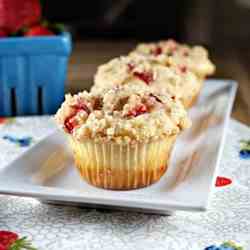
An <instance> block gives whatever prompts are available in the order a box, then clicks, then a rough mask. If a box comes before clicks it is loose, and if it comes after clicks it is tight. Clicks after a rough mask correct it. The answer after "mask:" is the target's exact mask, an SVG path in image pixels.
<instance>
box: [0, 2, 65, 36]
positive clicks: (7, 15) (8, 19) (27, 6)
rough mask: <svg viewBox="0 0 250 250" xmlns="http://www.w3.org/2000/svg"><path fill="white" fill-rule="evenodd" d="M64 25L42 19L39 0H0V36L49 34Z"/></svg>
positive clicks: (61, 30)
mask: <svg viewBox="0 0 250 250" xmlns="http://www.w3.org/2000/svg"><path fill="white" fill-rule="evenodd" d="M63 31H64V26H63V25H62V24H58V23H49V22H48V21H46V20H43V16H42V7H41V3H40V0H0V38H4V37H9V36H26V37H31V36H51V35H56V34H60V33H62V32H63Z"/></svg>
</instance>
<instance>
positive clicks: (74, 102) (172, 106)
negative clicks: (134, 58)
mask: <svg viewBox="0 0 250 250" xmlns="http://www.w3.org/2000/svg"><path fill="white" fill-rule="evenodd" d="M55 119H56V121H57V123H58V124H59V125H60V126H61V127H62V128H63V129H64V130H65V132H66V133H68V134H71V135H72V136H73V137H74V138H76V139H77V140H79V141H81V140H86V139H94V140H95V141H113V142H116V143H133V142H140V141H143V142H145V141H147V140H156V139H159V138H163V137H164V136H169V135H175V134H178V133H180V131H181V130H183V129H185V128H187V127H189V126H190V120H189V119H188V118H187V113H186V111H185V109H184V108H183V106H182V104H181V103H180V102H179V101H178V100H177V99H176V98H175V97H174V98H173V97H172V96H171V95H167V94H164V95H163V94H161V93H159V92H156V91H153V90H152V89H151V88H149V87H148V86H147V85H145V86H144V87H142V86H128V85H124V86H118V87H113V88H109V89H104V90H103V92H102V94H94V93H90V92H86V91H84V92H81V93H79V94H77V95H73V96H72V95H66V98H65V101H64V103H63V104H62V106H61V108H60V109H59V110H58V112H57V113H56V115H55Z"/></svg>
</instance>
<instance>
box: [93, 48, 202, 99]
mask: <svg viewBox="0 0 250 250" xmlns="http://www.w3.org/2000/svg"><path fill="white" fill-rule="evenodd" d="M158 52H159V51H158ZM120 85H138V86H142V87H143V86H145V85H148V86H150V87H151V88H152V89H160V90H162V91H166V92H168V93H170V94H171V95H174V96H177V97H178V98H182V97H183V96H193V95H194V94H195V93H197V92H198V91H199V88H200V82H199V80H198V78H197V77H196V75H195V74H193V73H192V72H191V71H189V70H188V69H187V67H186V66H182V65H174V64H173V63H172V64H159V63H158V62H156V61H155V60H149V58H146V57H145V56H144V55H141V54H138V53H136V54H133V55H131V56H123V57H119V58H115V59H113V60H111V61H109V62H108V63H106V64H104V65H101V66H100V67H99V68H98V71H97V73H96V75H95V85H94V86H93V87H92V92H101V91H102V89H103V88H108V87H112V86H120Z"/></svg>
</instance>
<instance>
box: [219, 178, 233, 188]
mask: <svg viewBox="0 0 250 250" xmlns="http://www.w3.org/2000/svg"><path fill="white" fill-rule="evenodd" d="M231 183H232V180H231V179H229V178H227V177H222V176H218V177H217V178H216V183H215V186H216V187H223V186H227V185H230V184H231Z"/></svg>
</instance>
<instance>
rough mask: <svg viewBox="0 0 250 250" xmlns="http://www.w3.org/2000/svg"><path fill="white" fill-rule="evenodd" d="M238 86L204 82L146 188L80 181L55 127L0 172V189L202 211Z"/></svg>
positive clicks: (61, 199) (89, 202)
mask: <svg viewBox="0 0 250 250" xmlns="http://www.w3.org/2000/svg"><path fill="white" fill-rule="evenodd" d="M236 89H237V84H236V83H235V82H233V81H229V80H209V81H206V83H205V86H204V88H203V90H202V93H201V96H200V98H199V100H198V103H197V104H196V106H195V107H193V108H192V109H191V110H190V112H189V113H190V117H191V119H192V121H193V126H192V128H190V129H189V130H187V131H186V132H184V133H183V134H182V135H181V136H180V137H179V138H178V140H177V143H176V145H175V148H174V151H173V154H172V157H171V163H170V167H169V170H168V171H167V173H166V174H165V175H164V176H163V177H162V178H161V180H160V181H159V182H158V183H156V184H154V185H152V186H150V187H147V188H142V189H138V190H132V191H109V190H102V189H99V188H95V187H93V186H91V185H89V184H87V183H86V182H84V181H82V180H81V179H80V176H79V175H78V173H77V171H76V169H75V168H74V163H73V159H72V156H71V152H70V149H69V148H68V146H67V142H66V139H65V136H64V135H63V133H62V132H60V131H56V132H54V133H53V134H51V135H50V136H48V137H47V138H46V139H44V140H43V141H41V142H40V143H38V144H36V145H35V146H34V147H32V148H31V149H30V150H29V151H28V152H26V153H24V154H23V155H22V156H21V157H19V158H18V159H17V160H15V161H14V162H12V163H11V164H9V165H7V166H6V167H4V168H3V169H1V171H0V192H1V193H3V194H12V195H20V196H29V197H36V198H39V199H41V200H44V201H50V202H51V201H53V202H56V203H70V204H72V203H73V204H78V205H79V204H80V205H84V206H104V207H113V208H119V209H121V208H123V209H134V210H139V211H144V212H155V213H170V212H172V211H176V210H187V211H204V210H206V208H207V206H208V200H209V194H210V193H211V191H212V188H213V186H214V181H215V177H216V169H217V166H218V164H219V161H220V157H221V153H222V148H223V143H224V138H225V131H226V127H227V124H228V121H229V118H230V113H231V108H232V104H233V101H234V97H235V93H236Z"/></svg>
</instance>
